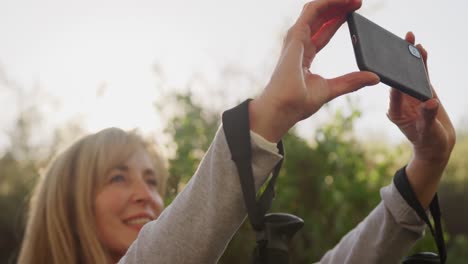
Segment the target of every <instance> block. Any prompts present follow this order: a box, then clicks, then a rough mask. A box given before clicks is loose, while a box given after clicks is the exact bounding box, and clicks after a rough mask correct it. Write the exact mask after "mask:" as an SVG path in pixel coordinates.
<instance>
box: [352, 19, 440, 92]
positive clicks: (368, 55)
mask: <svg viewBox="0 0 468 264" xmlns="http://www.w3.org/2000/svg"><path fill="white" fill-rule="evenodd" d="M347 22H348V27H349V32H350V34H351V41H352V43H353V49H354V55H355V56H356V61H357V65H358V67H359V69H360V70H362V71H371V72H374V73H375V74H377V75H378V76H379V77H380V81H381V82H383V83H385V84H387V85H389V86H391V87H393V88H396V89H398V90H400V91H402V92H404V93H406V94H409V95H411V96H413V97H415V98H417V99H419V100H420V101H426V100H428V99H430V98H432V89H431V85H430V84H429V78H428V76H427V72H426V67H425V66H424V61H423V59H422V55H421V53H420V52H419V50H418V49H417V48H416V47H415V46H414V45H412V44H411V43H409V42H407V41H406V40H404V39H402V38H400V37H398V36H396V35H394V34H393V33H391V32H390V31H388V30H386V29H384V28H382V27H380V26H379V25H377V24H375V23H373V22H372V21H370V20H369V19H367V18H365V17H363V16H362V15H360V14H358V13H356V12H353V13H351V14H349V16H348V18H347Z"/></svg>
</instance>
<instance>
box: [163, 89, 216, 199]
mask: <svg viewBox="0 0 468 264" xmlns="http://www.w3.org/2000/svg"><path fill="white" fill-rule="evenodd" d="M174 97H175V101H176V104H177V106H178V107H177V109H178V113H176V114H175V115H174V116H173V117H172V118H171V120H170V122H169V123H168V127H167V128H166V132H167V133H169V134H170V135H171V137H172V139H173V142H174V145H175V150H176V151H175V156H174V157H173V158H171V159H169V174H170V175H171V177H169V179H168V181H167V185H166V186H167V187H166V203H170V201H172V200H173V199H174V197H175V196H176V195H177V193H178V192H179V191H180V190H181V188H182V187H183V184H185V183H186V182H187V181H188V180H189V179H190V177H191V176H192V175H193V173H194V172H195V170H196V169H197V167H198V164H199V163H200V161H201V159H202V158H203V155H204V154H205V151H206V150H207V149H208V147H209V145H210V143H211V141H212V139H213V137H214V135H215V133H216V129H217V127H218V126H219V118H218V116H217V115H215V114H214V113H211V112H209V111H207V110H205V109H203V108H202V107H201V106H198V105H196V104H194V102H193V101H192V96H191V94H176V95H174Z"/></svg>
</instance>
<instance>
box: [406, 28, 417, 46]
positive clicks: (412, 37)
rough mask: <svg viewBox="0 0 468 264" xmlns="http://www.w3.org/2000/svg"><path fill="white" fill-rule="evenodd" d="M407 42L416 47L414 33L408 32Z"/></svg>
mask: <svg viewBox="0 0 468 264" xmlns="http://www.w3.org/2000/svg"><path fill="white" fill-rule="evenodd" d="M405 40H406V41H408V42H409V43H411V44H413V45H414V43H415V41H416V37H415V36H414V34H413V32H411V31H408V32H407V33H406V36H405Z"/></svg>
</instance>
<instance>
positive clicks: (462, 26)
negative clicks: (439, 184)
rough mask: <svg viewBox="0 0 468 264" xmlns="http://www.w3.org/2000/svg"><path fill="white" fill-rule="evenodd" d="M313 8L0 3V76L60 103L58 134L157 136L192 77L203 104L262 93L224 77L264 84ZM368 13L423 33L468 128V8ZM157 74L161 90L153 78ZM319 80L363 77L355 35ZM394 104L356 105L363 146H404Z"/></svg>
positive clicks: (433, 66) (242, 3)
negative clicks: (233, 74) (238, 75)
mask: <svg viewBox="0 0 468 264" xmlns="http://www.w3.org/2000/svg"><path fill="white" fill-rule="evenodd" d="M305 2H306V1H298V0H290V1H286V0H282V1H280V0H254V1H252V0H236V1H227V0H217V1H215V0H191V1H188V0H187V1H181V0H171V1H167V0H165V1H162V0H153V1H150V0H134V1H119V0H100V1H98V0H80V1H63V0H43V1H37V0H0V66H1V67H2V68H3V69H4V70H5V71H6V73H7V75H8V78H9V79H10V80H13V81H15V82H16V83H17V84H18V85H20V86H22V87H24V88H25V89H34V87H37V85H39V86H40V87H42V88H43V89H44V90H45V91H47V93H49V94H50V95H52V96H53V97H54V98H57V99H58V101H59V109H60V111H52V110H51V111H50V112H49V113H47V117H46V118H47V119H49V120H48V122H50V123H51V124H57V123H60V122H64V121H65V120H67V119H70V118H72V117H76V116H80V117H81V118H82V119H83V120H84V121H85V127H86V129H87V130H89V131H96V130H99V129H101V128H104V127H108V126H118V127H122V128H125V129H129V128H135V127H138V128H140V129H141V130H143V131H153V130H156V131H159V130H160V129H161V128H162V127H163V125H162V122H163V121H162V120H161V118H160V117H158V116H157V115H156V114H155V111H154V108H153V102H154V100H158V99H161V96H162V95H163V93H167V92H168V91H170V89H171V87H184V86H186V84H187V82H188V80H189V79H190V78H192V77H193V75H194V73H197V74H200V75H202V76H204V78H205V79H206V80H207V82H208V83H209V84H210V85H207V87H206V88H205V87H203V85H201V86H199V87H198V89H196V92H197V93H199V95H200V97H202V98H206V100H210V99H211V98H210V95H211V94H212V93H213V86H216V89H218V90H217V92H220V93H225V94H227V95H228V96H230V97H232V98H236V99H242V98H245V97H246V96H252V95H254V94H255V93H258V92H259V91H256V92H252V91H247V90H246V88H242V87H241V86H237V87H236V86H235V85H232V84H231V85H230V84H225V83H221V82H220V81H219V80H220V76H221V74H222V70H223V68H224V67H226V66H228V65H237V67H238V68H240V69H242V70H244V71H245V72H248V73H249V74H251V75H252V76H253V78H254V79H257V80H259V81H260V83H263V84H265V83H266V82H267V81H268V78H269V74H270V72H271V70H272V68H273V67H274V64H275V63H276V57H277V51H278V48H279V45H280V43H281V36H282V34H283V33H284V32H285V31H286V29H287V28H288V26H289V25H291V24H292V23H293V21H294V20H295V19H296V17H297V15H298V14H299V13H300V11H301V9H302V6H303V4H304V3H305ZM360 13H361V14H363V15H365V16H367V17H368V18H369V19H371V20H373V21H375V22H376V23H377V24H380V25H381V26H383V27H385V28H387V29H388V30H390V31H391V32H393V33H395V34H397V35H400V36H404V34H405V33H406V31H408V30H412V31H413V32H415V34H416V39H417V41H421V42H422V43H423V44H424V46H425V47H426V49H427V50H428V51H429V69H430V75H431V79H432V82H433V84H434V86H435V87H436V89H437V91H438V93H439V97H440V98H441V100H442V102H443V103H444V105H445V107H446V109H447V110H448V112H449V115H450V116H451V117H452V120H453V122H454V123H455V125H456V126H460V125H462V123H463V121H462V120H465V123H466V122H467V120H468V117H467V113H466V109H467V106H466V101H467V99H468V91H467V90H468V89H467V88H466V87H465V86H466V85H465V84H464V81H462V78H463V77H464V76H465V75H466V69H467V67H466V63H467V61H468V55H467V52H466V47H467V46H468V36H467V35H468V34H467V33H468V31H467V30H466V25H468V16H467V15H468V1H464V0H451V1H450V0H449V1H427V0H412V1H405V0H392V1H379V0H369V1H364V3H363V8H362V9H361V11H360ZM155 64H157V65H158V66H159V68H160V69H162V76H163V77H164V79H163V80H161V79H158V76H157V75H156V74H155V73H154V65H155ZM313 70H315V71H317V72H318V73H321V74H323V75H324V76H326V77H333V76H337V75H339V74H343V73H346V72H350V71H354V70H357V66H356V62H355V59H354V54H353V51H352V46H351V43H350V40H349V33H348V29H347V26H346V25H344V26H343V27H342V28H341V29H340V30H339V32H338V33H337V35H336V36H335V38H334V39H333V40H332V41H331V43H330V45H329V46H328V47H327V48H326V49H324V50H323V51H322V52H321V54H319V56H318V57H317V59H316V61H315V62H314V64H313ZM228 89H229V90H228ZM223 90H224V91H223ZM387 93H388V88H387V87H386V86H384V85H379V86H375V87H372V88H368V89H364V90H361V91H359V92H357V93H355V94H353V95H350V96H349V97H351V98H352V99H353V100H354V101H357V102H358V105H359V106H360V107H361V109H362V110H363V112H364V115H363V117H362V118H361V119H360V121H359V122H358V123H357V131H358V132H359V134H361V135H363V136H365V137H373V138H382V135H384V136H385V137H386V138H388V139H389V140H390V141H393V142H396V141H398V140H400V139H401V138H402V136H401V135H400V133H399V131H398V130H397V129H396V128H395V127H393V125H392V124H390V122H389V121H388V120H387V118H386V116H385V113H386V110H387V105H388V95H387ZM12 95H13V94H12V92H11V91H10V90H7V89H5V86H4V85H2V84H0V103H1V104H2V109H3V111H4V112H3V113H2V115H1V116H0V131H4V130H5V129H8V127H10V126H11V123H12V120H13V119H14V116H15V113H16V111H17V107H16V104H17V101H15V100H12V98H14V97H12ZM96 95H98V96H96ZM344 101H345V100H344V99H341V100H337V101H336V102H334V103H332V108H336V107H342V106H344V105H345V104H344ZM5 106H6V107H5ZM5 109H7V111H5ZM327 116H328V115H327V111H321V112H319V113H318V114H317V115H316V116H314V117H312V118H310V119H309V120H307V121H305V122H304V123H303V124H302V126H301V127H300V131H301V133H302V134H303V135H305V136H306V137H307V136H308V135H309V134H312V133H313V130H314V128H315V127H317V126H319V125H320V124H321V123H322V122H324V121H325V120H326V119H327ZM465 126H466V124H465ZM1 141H2V138H1V137H0V143H1Z"/></svg>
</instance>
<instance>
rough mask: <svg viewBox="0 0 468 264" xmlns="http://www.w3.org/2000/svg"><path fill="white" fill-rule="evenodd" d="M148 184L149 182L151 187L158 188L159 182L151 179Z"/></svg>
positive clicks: (147, 180)
mask: <svg viewBox="0 0 468 264" xmlns="http://www.w3.org/2000/svg"><path fill="white" fill-rule="evenodd" d="M146 182H147V183H148V184H149V185H152V186H158V180H156V179H153V178H149V179H146Z"/></svg>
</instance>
